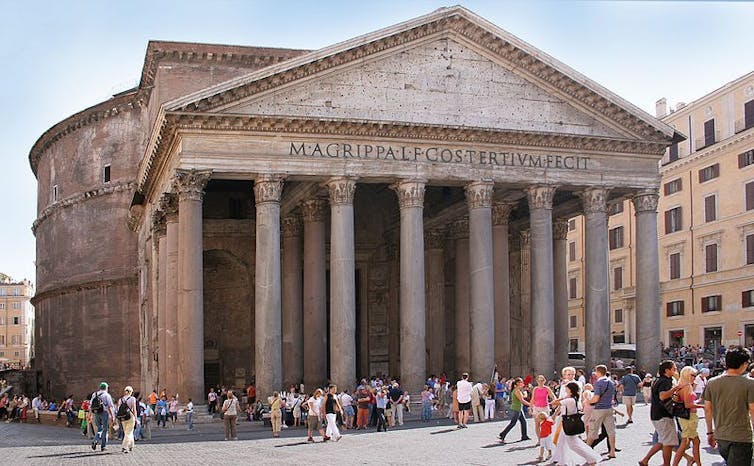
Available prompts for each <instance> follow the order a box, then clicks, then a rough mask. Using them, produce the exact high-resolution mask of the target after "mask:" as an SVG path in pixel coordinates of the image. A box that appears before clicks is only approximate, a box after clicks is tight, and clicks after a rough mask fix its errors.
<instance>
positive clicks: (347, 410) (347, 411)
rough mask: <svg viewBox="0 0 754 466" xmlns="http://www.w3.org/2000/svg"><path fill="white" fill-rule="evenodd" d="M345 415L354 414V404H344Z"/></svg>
mask: <svg viewBox="0 0 754 466" xmlns="http://www.w3.org/2000/svg"><path fill="white" fill-rule="evenodd" d="M343 415H344V416H346V417H351V416H353V415H354V412H353V406H350V405H349V406H343Z"/></svg>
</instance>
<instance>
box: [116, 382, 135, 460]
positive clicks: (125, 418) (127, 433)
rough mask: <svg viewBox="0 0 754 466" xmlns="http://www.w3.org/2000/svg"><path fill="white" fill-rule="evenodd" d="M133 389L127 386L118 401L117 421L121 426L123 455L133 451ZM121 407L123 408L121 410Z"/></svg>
mask: <svg viewBox="0 0 754 466" xmlns="http://www.w3.org/2000/svg"><path fill="white" fill-rule="evenodd" d="M133 392H134V389H133V388H132V387H131V386H130V385H129V386H127V387H126V388H125V389H124V390H123V396H122V397H121V398H120V400H118V420H119V421H120V422H121V424H122V426H123V442H122V443H121V445H120V447H121V450H122V451H123V453H129V452H131V451H132V450H133V449H134V427H135V426H136V416H137V414H136V398H134V397H133ZM121 406H123V408H121Z"/></svg>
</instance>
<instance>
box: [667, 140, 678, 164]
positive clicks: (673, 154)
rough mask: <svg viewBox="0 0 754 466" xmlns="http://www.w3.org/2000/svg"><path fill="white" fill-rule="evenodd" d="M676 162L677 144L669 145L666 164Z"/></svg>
mask: <svg viewBox="0 0 754 466" xmlns="http://www.w3.org/2000/svg"><path fill="white" fill-rule="evenodd" d="M676 160H678V143H677V142H676V143H675V144H673V145H671V146H670V148H669V150H668V162H675V161H676Z"/></svg>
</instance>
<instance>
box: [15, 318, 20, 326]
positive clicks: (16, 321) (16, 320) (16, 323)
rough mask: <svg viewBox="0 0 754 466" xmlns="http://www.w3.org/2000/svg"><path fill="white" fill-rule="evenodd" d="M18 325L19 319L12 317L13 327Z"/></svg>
mask: <svg viewBox="0 0 754 466" xmlns="http://www.w3.org/2000/svg"><path fill="white" fill-rule="evenodd" d="M20 323H21V318H20V317H14V318H13V325H18V324H20Z"/></svg>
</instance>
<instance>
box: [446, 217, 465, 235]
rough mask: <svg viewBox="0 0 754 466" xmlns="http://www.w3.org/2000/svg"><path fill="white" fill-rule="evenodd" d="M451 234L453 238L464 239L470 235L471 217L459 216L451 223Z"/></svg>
mask: <svg viewBox="0 0 754 466" xmlns="http://www.w3.org/2000/svg"><path fill="white" fill-rule="evenodd" d="M450 234H451V236H452V237H453V239H464V238H468V237H469V217H461V218H457V219H456V220H454V221H453V223H452V224H451V225H450Z"/></svg>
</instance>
